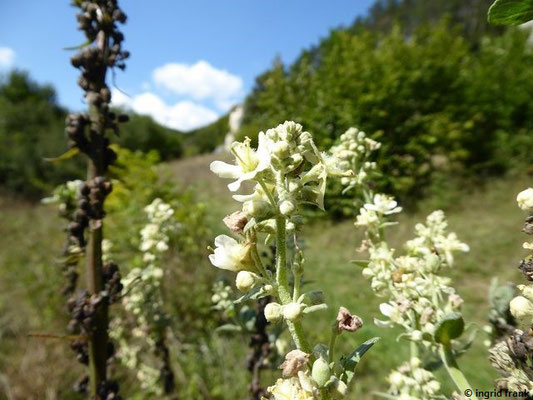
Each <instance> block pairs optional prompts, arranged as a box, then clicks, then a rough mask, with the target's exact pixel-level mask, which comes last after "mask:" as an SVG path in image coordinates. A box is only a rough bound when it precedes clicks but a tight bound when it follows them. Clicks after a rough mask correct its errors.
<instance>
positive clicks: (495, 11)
mask: <svg viewBox="0 0 533 400" xmlns="http://www.w3.org/2000/svg"><path fill="white" fill-rule="evenodd" d="M532 19H533V0H496V1H495V2H494V3H493V4H492V6H490V8H489V15H488V20H489V22H490V23H491V24H495V25H520V24H523V23H525V22H527V21H530V20H532Z"/></svg>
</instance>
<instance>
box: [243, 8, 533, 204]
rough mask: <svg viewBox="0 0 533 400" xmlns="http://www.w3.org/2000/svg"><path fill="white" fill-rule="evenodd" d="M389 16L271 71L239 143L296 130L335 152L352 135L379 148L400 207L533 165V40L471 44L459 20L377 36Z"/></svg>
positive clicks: (248, 109)
mask: <svg viewBox="0 0 533 400" xmlns="http://www.w3.org/2000/svg"><path fill="white" fill-rule="evenodd" d="M383 3H388V4H399V3H400V2H394V1H390V2H383V1H382V2H378V4H383ZM405 3H406V4H407V3H410V4H414V3H416V4H417V5H419V6H421V5H423V4H428V6H427V7H429V4H431V5H435V4H437V3H439V4H440V3H442V4H444V2H438V1H431V2H414V1H409V2H407V1H406V2H405ZM456 3H457V2H456ZM463 3H464V4H465V6H464V7H467V4H470V3H471V2H463ZM478 3H479V4H481V3H488V2H472V4H478ZM464 7H463V8H464ZM487 7H488V6H487ZM415 9H416V8H415ZM376 10H381V9H380V8H379V7H378V8H377V9H376ZM486 11H487V9H486V8H485V9H484V11H483V12H484V18H486ZM384 15H385V14H383V13H382V12H381V11H380V12H377V11H376V15H374V16H371V17H369V18H368V20H366V22H365V23H363V22H364V21H363V22H361V21H359V22H357V21H356V23H355V24H354V26H352V27H349V28H346V29H337V30H335V31H332V32H331V34H330V35H329V36H328V37H327V38H325V39H324V40H322V41H321V42H320V44H319V45H318V46H316V47H314V48H312V49H310V50H306V51H303V52H302V54H301V55H300V57H299V58H298V59H297V60H296V61H295V62H294V63H292V64H290V65H284V64H283V63H282V61H281V60H279V59H277V60H275V62H274V64H273V66H272V68H270V69H269V70H267V71H266V72H265V73H263V74H262V75H260V76H259V77H258V78H257V80H256V83H255V86H254V88H253V90H252V92H251V93H250V94H249V96H248V97H247V98H246V101H245V114H244V115H245V117H244V125H243V128H242V129H241V135H242V136H244V135H246V136H250V137H252V138H253V137H255V135H256V134H257V132H258V131H260V130H264V129H267V128H269V127H272V126H275V125H277V124H279V123H280V122H283V121H285V120H287V119H290V120H295V121H297V122H300V123H302V124H303V125H304V127H305V129H307V130H309V131H310V132H311V133H313V135H314V137H315V140H316V142H318V144H319V145H320V146H321V147H328V146H330V145H332V144H333V143H334V142H335V140H336V139H337V138H338V137H339V135H340V134H342V133H343V132H344V131H345V130H346V129H348V128H349V127H351V126H355V127H357V128H359V129H361V130H364V131H366V133H367V134H369V135H370V136H371V137H373V138H375V139H377V140H379V141H381V142H382V143H383V147H382V149H381V151H380V152H379V153H380V158H381V160H380V165H381V166H382V167H383V169H384V176H387V177H389V178H388V180H387V181H384V182H381V184H383V186H385V189H386V190H388V191H390V192H393V193H395V194H396V195H400V196H402V197H403V198H404V199H405V198H407V197H409V196H410V197H411V198H412V199H414V198H418V197H419V196H420V195H423V194H424V192H426V191H427V190H428V188H431V185H432V184H433V183H434V182H436V181H438V180H446V179H443V177H450V176H453V177H454V178H458V177H476V178H479V177H485V176H493V175H494V174H500V173H503V172H505V171H508V170H509V169H511V168H514V167H517V166H520V165H522V166H523V165H525V164H527V163H531V162H532V161H533V151H531V149H532V148H533V68H531V66H532V65H533V63H532V62H533V36H532V34H531V30H526V29H521V28H513V29H508V30H506V31H503V32H496V31H488V30H486V29H484V28H483V29H481V28H479V32H478V31H476V32H478V33H477V34H476V35H477V36H476V35H474V34H473V33H470V36H467V35H466V33H465V30H466V31H471V29H470V28H468V27H467V26H466V25H465V26H463V25H457V24H453V23H452V22H453V21H456V20H457V18H454V17H453V16H443V17H442V19H441V20H440V21H438V22H436V23H431V24H429V23H428V24H425V23H419V24H418V25H419V26H418V27H417V28H411V26H410V25H409V29H408V30H406V29H405V27H404V26H403V25H402V22H403V21H402V18H398V19H394V18H392V17H391V18H389V19H388V21H389V22H390V23H394V22H395V21H396V22H397V25H393V26H392V27H391V28H390V29H388V30H385V29H375V28H374V26H378V27H381V26H382V22H379V21H384V20H385V19H384ZM401 15H402V13H400V16H401ZM421 15H425V14H424V13H422V14H421ZM466 20H469V19H468V18H467V19H466ZM407 21H408V22H409V24H412V21H411V19H408V20H407ZM419 22H420V21H419ZM422 22H423V21H422ZM456 22H457V21H456ZM366 25H368V26H369V28H367V29H363V28H364V26H366ZM467 28H468V29H467ZM472 29H473V28H472Z"/></svg>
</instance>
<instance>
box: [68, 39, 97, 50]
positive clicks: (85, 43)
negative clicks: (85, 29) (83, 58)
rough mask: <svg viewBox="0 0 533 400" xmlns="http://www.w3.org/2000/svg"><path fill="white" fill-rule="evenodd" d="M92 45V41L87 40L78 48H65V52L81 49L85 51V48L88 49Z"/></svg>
mask: <svg viewBox="0 0 533 400" xmlns="http://www.w3.org/2000/svg"><path fill="white" fill-rule="evenodd" d="M90 44H91V41H90V40H86V41H85V42H83V43H82V44H79V45H77V46H69V47H63V50H79V49H83V48H84V47H87V46H89V45H90Z"/></svg>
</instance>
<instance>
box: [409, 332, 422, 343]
mask: <svg viewBox="0 0 533 400" xmlns="http://www.w3.org/2000/svg"><path fill="white" fill-rule="evenodd" d="M411 340H412V341H414V342H418V341H420V340H422V332H420V331H419V330H415V331H413V332H411Z"/></svg>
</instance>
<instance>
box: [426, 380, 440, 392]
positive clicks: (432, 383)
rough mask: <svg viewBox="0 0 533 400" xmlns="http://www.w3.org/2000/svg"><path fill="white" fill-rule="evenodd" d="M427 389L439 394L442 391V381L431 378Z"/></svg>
mask: <svg viewBox="0 0 533 400" xmlns="http://www.w3.org/2000/svg"><path fill="white" fill-rule="evenodd" d="M426 388H427V391H428V392H429V393H432V394H437V393H438V392H439V391H440V383H439V382H438V381H436V380H431V381H429V382H428V383H427V384H426Z"/></svg>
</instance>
